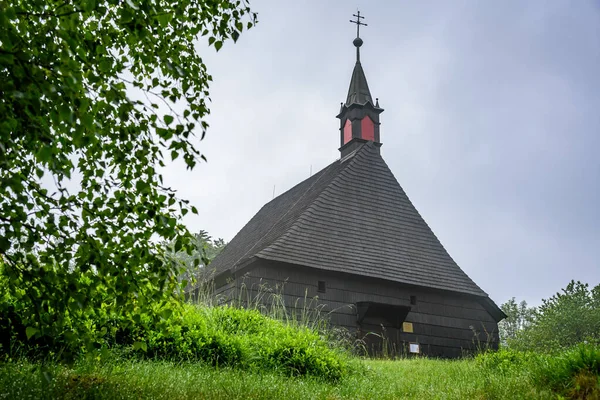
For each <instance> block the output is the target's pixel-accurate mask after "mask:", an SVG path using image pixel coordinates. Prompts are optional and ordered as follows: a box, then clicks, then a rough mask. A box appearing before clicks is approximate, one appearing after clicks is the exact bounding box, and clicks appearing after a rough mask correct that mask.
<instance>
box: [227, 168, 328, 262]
mask: <svg viewBox="0 0 600 400" xmlns="http://www.w3.org/2000/svg"><path fill="white" fill-rule="evenodd" d="M334 165H335V162H333V163H331V164H329V165H328V166H327V167H325V168H324V169H323V170H322V171H319V172H322V173H321V175H320V176H319V177H318V178H317V179H315V180H314V182H312V183H311V184H310V186H309V187H308V188H307V189H306V191H305V192H304V193H303V194H302V195H301V196H299V197H298V199H297V200H296V201H295V202H294V204H292V205H291V207H289V208H288V209H287V210H286V212H285V213H283V214H282V215H281V217H279V219H277V221H275V222H274V223H273V224H272V225H271V227H270V228H269V230H268V231H266V232H265V233H264V234H263V235H262V236H261V237H260V238H259V239H258V240H256V241H255V242H254V244H253V245H252V247H250V248H249V249H248V250H247V251H246V252H245V253H244V254H243V255H242V256H241V257H239V258H238V259H237V260H236V261H235V262H234V263H232V264H231V265H232V267H235V266H236V265H237V264H238V263H239V262H240V261H241V260H243V259H244V258H246V256H247V255H248V254H249V253H251V251H252V250H254V248H255V247H256V246H257V245H258V244H259V243H261V241H262V240H263V239H264V238H265V237H267V236H268V235H269V233H271V232H272V231H273V229H274V228H275V227H276V226H277V225H278V224H279V222H280V221H281V220H283V218H284V217H285V216H286V215H288V214H289V212H290V211H291V210H293V209H294V207H295V206H296V204H298V203H299V202H300V200H302V199H303V198H304V197H305V196H306V194H307V193H308V191H309V190H310V189H312V188H313V187H314V186H315V184H316V183H317V182H319V181H320V180H321V179H322V178H323V177H324V176H326V172H327V171H328V170H329V169H330V168H332V167H333V166H334ZM300 183H302V182H300ZM300 183H299V184H297V185H295V186H294V187H292V188H291V189H289V190H292V189H294V188H295V187H296V186H299V185H300ZM289 190H288V191H289ZM288 191H286V193H287V192H288ZM282 195H283V194H282ZM278 197H279V196H278ZM317 197H318V196H317ZM273 200H275V199H273ZM273 200H271V201H273ZM269 203H270V202H269ZM269 203H267V204H269ZM311 204H312V203H311ZM265 206H266V204H265ZM263 207H264V206H263ZM302 214H304V212H302ZM302 214H300V215H299V216H298V218H300V217H301V216H302ZM295 223H296V222H294V224H295ZM294 224H292V226H293V225H294ZM288 230H289V229H288ZM286 232H287V231H286ZM280 237H281V236H280ZM278 239H279V238H277V240H278ZM277 240H275V241H273V243H274V242H276V241H277ZM273 243H271V244H269V245H266V246H264V247H263V248H262V249H261V250H259V253H260V252H261V251H262V250H264V249H265V248H267V247H270V246H271V245H272V244H273Z"/></svg>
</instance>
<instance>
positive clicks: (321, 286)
mask: <svg viewBox="0 0 600 400" xmlns="http://www.w3.org/2000/svg"><path fill="white" fill-rule="evenodd" d="M326 290H327V287H326V286H325V281H319V287H318V288H317V292H320V293H325V291H326Z"/></svg>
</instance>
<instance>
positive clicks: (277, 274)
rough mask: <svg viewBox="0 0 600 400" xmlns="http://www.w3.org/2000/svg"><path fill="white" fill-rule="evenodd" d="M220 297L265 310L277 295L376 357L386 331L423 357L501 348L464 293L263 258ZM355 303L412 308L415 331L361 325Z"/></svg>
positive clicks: (492, 325) (399, 346)
mask: <svg viewBox="0 0 600 400" xmlns="http://www.w3.org/2000/svg"><path fill="white" fill-rule="evenodd" d="M319 281H324V282H325V286H326V290H325V292H319V291H318V282H319ZM216 293H217V294H218V295H219V296H221V297H222V299H221V301H223V302H228V301H230V300H232V299H233V300H238V301H239V300H240V299H241V300H242V301H243V302H247V301H252V300H253V299H259V298H260V302H261V304H264V305H265V306H267V307H269V306H270V304H269V303H270V302H272V301H273V300H274V297H273V295H276V296H277V299H278V301H280V300H283V304H285V307H286V310H287V311H288V313H289V314H295V315H298V316H299V315H302V313H303V312H304V313H306V312H307V311H311V310H314V308H315V307H317V306H318V308H319V309H320V315H321V317H327V319H328V320H329V321H330V322H331V324H332V325H335V326H339V327H344V328H346V329H348V330H349V331H351V332H355V333H356V334H357V335H359V337H361V338H364V337H365V335H367V338H366V340H365V343H367V344H369V345H371V346H372V347H373V349H369V350H370V351H372V352H374V353H376V352H377V351H376V347H377V346H380V347H381V345H382V343H381V339H377V338H378V337H380V336H381V335H382V333H384V334H385V336H386V338H387V340H388V342H389V343H388V344H391V345H392V347H393V348H394V351H396V352H406V351H407V350H406V349H407V344H408V343H409V342H416V343H419V344H420V346H421V352H422V353H423V354H426V355H429V356H436V357H460V356H462V355H464V354H465V353H466V352H469V351H473V350H476V349H477V348H480V347H484V346H491V347H493V348H497V346H498V326H497V323H496V321H495V320H494V318H493V317H492V316H491V315H490V314H489V313H488V312H487V311H486V310H485V308H484V307H483V306H482V305H481V304H480V303H479V302H478V301H477V299H476V298H475V297H474V296H469V295H464V294H455V293H452V292H442V291H436V290H433V289H423V288H418V287H412V286H408V285H403V284H399V283H395V282H392V281H385V280H376V279H370V278H365V277H359V276H356V275H351V274H340V273H338V272H330V271H324V270H318V269H313V268H306V267H300V266H296V265H291V264H286V263H280V262H273V261H267V260H261V259H259V260H258V261H256V262H254V263H253V264H252V265H251V266H250V267H249V268H248V269H247V270H246V271H242V274H238V275H237V276H235V277H234V280H233V281H231V282H229V283H228V284H226V285H224V286H222V287H220V288H217V290H216ZM411 296H414V297H416V304H411ZM357 302H374V303H383V304H391V305H395V306H408V307H411V310H410V312H409V313H408V315H407V317H406V320H405V321H406V322H411V323H412V324H413V333H407V332H402V331H401V330H400V329H397V328H395V327H392V326H385V328H383V330H384V332H382V327H381V325H379V323H377V324H373V323H371V324H369V323H368V322H365V323H363V324H362V325H360V324H358V322H357V314H356V307H355V304H356V303H357ZM371 322H372V321H371ZM384 325H385V323H384ZM373 333H374V334H375V335H374V334H373ZM378 340H379V342H378Z"/></svg>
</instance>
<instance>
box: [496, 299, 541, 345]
mask: <svg viewBox="0 0 600 400" xmlns="http://www.w3.org/2000/svg"><path fill="white" fill-rule="evenodd" d="M500 308H501V309H502V311H504V314H506V318H505V319H503V320H502V321H500V322H499V323H498V329H499V331H500V341H501V343H502V344H503V345H505V346H506V345H507V344H508V341H509V340H513V339H515V338H516V336H517V334H518V333H519V332H520V331H522V330H523V329H525V328H527V327H528V326H529V325H530V324H531V320H532V318H533V314H534V312H535V309H534V308H530V307H527V302H526V301H525V300H523V301H521V302H520V303H517V301H516V300H515V298H514V297H513V298H512V299H510V300H508V301H507V302H506V303H504V304H502V305H501V306H500Z"/></svg>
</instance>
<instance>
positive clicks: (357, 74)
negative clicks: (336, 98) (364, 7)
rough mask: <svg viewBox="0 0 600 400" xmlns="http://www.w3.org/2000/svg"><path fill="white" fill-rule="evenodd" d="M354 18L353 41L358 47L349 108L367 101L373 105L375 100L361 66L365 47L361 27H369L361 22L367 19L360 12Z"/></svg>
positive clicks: (349, 95)
mask: <svg viewBox="0 0 600 400" xmlns="http://www.w3.org/2000/svg"><path fill="white" fill-rule="evenodd" d="M352 16H353V17H356V21H353V20H350V22H351V23H353V24H356V39H354V40H353V41H352V44H354V47H356V65H354V71H353V72H352V79H351V80H350V88H349V89H348V97H347V98H346V105H347V106H349V105H350V104H353V103H356V104H365V103H366V102H367V101H370V102H371V104H373V98H372V97H371V92H370V91H369V85H368V84H367V77H366V76H365V71H363V69H362V65H361V64H360V46H362V45H363V40H362V39H361V38H360V27H361V26H368V25H367V24H365V23H363V22H361V19H364V18H365V17H363V16H361V15H360V11H357V12H356V14H352Z"/></svg>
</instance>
